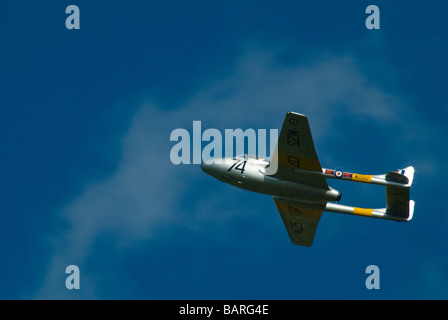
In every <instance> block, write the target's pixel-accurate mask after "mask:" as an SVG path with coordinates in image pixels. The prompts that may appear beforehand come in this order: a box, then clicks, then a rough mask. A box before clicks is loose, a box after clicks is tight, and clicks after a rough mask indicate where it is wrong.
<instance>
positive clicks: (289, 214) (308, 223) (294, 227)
mask: <svg viewBox="0 0 448 320" xmlns="http://www.w3.org/2000/svg"><path fill="white" fill-rule="evenodd" d="M274 202H275V205H276V206H277V210H278V212H279V213H280V217H281V218H282V221H283V224H284V225H285V227H286V231H287V232H288V235H289V237H290V239H291V242H292V243H294V244H297V245H300V246H305V247H311V245H312V244H313V240H314V234H315V233H316V229H317V224H318V223H319V219H320V217H321V215H322V212H323V210H311V209H306V208H302V207H300V205H299V204H296V203H291V202H289V201H285V200H283V199H280V198H274Z"/></svg>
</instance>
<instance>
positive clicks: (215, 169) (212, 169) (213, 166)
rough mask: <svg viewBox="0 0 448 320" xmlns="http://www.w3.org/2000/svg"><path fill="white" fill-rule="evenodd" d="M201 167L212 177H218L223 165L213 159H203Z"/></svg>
mask: <svg viewBox="0 0 448 320" xmlns="http://www.w3.org/2000/svg"><path fill="white" fill-rule="evenodd" d="M201 169H202V171H204V172H205V173H207V174H208V175H211V176H212V177H216V176H217V175H219V173H220V172H221V166H220V165H219V164H217V163H215V162H214V161H213V160H207V161H203V162H202V163H201Z"/></svg>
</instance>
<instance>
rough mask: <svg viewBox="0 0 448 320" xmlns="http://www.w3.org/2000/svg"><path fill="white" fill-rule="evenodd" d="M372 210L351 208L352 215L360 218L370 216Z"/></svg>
mask: <svg viewBox="0 0 448 320" xmlns="http://www.w3.org/2000/svg"><path fill="white" fill-rule="evenodd" d="M372 212H373V209H363V208H356V207H355V208H353V214H357V215H360V216H367V217H371V216H372Z"/></svg>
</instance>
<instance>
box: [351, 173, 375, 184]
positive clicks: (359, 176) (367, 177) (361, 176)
mask: <svg viewBox="0 0 448 320" xmlns="http://www.w3.org/2000/svg"><path fill="white" fill-rule="evenodd" d="M352 179H353V180H355V181H360V182H366V183H370V181H372V176H371V175H364V174H357V173H354V174H353V178H352Z"/></svg>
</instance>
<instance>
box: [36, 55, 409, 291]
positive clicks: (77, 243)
mask: <svg viewBox="0 0 448 320" xmlns="http://www.w3.org/2000/svg"><path fill="white" fill-rule="evenodd" d="M286 111H297V112H300V113H304V114H306V115H308V116H309V117H310V119H312V120H311V122H312V124H313V128H312V130H313V135H314V137H315V139H316V140H320V139H323V138H324V137H326V136H328V135H330V134H331V135H334V134H340V132H341V131H342V129H341V128H340V127H339V125H340V123H339V124H338V123H335V122H334V119H338V118H341V117H343V116H344V115H350V116H356V117H359V118H361V119H369V120H370V121H373V122H388V123H390V122H393V123H395V124H394V125H397V126H399V127H400V128H402V127H403V126H404V125H405V124H404V123H403V122H402V121H401V120H400V119H401V118H399V117H397V114H399V113H402V112H403V107H402V104H401V101H400V99H398V98H397V97H394V96H393V95H391V94H388V93H385V92H383V91H382V90H381V89H380V88H378V87H375V86H373V85H372V84H370V83H369V82H368V79H366V78H365V75H364V74H363V73H362V72H361V71H360V69H359V68H358V66H357V63H356V60H355V59H354V58H353V57H352V56H351V55H350V54H346V55H335V56H329V55H325V60H320V59H319V58H316V59H315V60H314V61H306V62H304V63H303V64H300V65H296V66H289V67H287V68H286V67H283V66H282V65H279V64H278V63H277V62H276V53H275V52H269V51H268V52H266V51H261V50H251V51H248V52H247V53H246V54H245V55H244V56H243V58H242V59H241V60H240V61H239V62H238V63H237V65H236V68H235V70H234V72H233V74H232V75H231V76H229V77H227V78H225V79H222V80H220V81H217V82H216V83H211V84H210V85H209V86H208V87H204V88H202V89H200V90H198V92H196V93H195V94H194V95H192V96H191V98H190V99H189V100H187V101H185V102H184V103H183V104H182V105H179V106H178V108H176V109H175V110H169V111H165V110H163V106H158V105H155V104H154V103H153V102H151V99H148V101H146V102H143V103H142V104H141V107H140V108H139V110H138V112H137V113H136V114H135V116H134V117H133V120H132V123H131V124H130V126H129V131H128V132H127V133H126V134H125V135H124V137H123V139H122V160H121V163H120V164H119V166H118V167H117V170H116V172H115V173H113V174H112V175H111V176H110V177H109V178H107V179H104V180H101V181H92V182H91V183H90V184H89V185H86V186H85V188H84V191H83V192H82V193H81V194H79V195H77V196H75V197H74V198H73V200H72V201H71V203H69V204H67V206H66V207H65V208H64V209H63V210H62V211H61V217H62V218H63V219H65V220H66V221H67V223H68V229H67V231H66V232H65V233H64V234H61V235H57V236H55V242H54V243H55V248H54V254H53V257H52V259H51V261H50V262H49V263H50V265H49V268H48V272H47V275H46V278H45V281H44V283H43V285H42V288H41V290H40V291H39V292H38V293H37V297H38V298H67V297H70V293H68V292H67V290H66V289H65V288H64V287H63V285H62V286H61V283H62V284H63V281H62V282H61V273H63V270H65V267H66V266H67V265H68V264H77V265H79V266H80V268H81V273H82V274H83V269H82V265H83V264H84V262H85V261H86V260H87V259H91V258H92V256H93V255H98V254H101V252H95V251H94V244H95V241H97V240H98V238H99V237H101V236H102V235H103V234H109V235H113V236H114V237H115V239H116V240H117V243H120V245H121V246H123V247H132V246H133V245H137V244H138V242H139V241H142V240H148V239H151V237H154V236H156V235H157V234H158V232H159V231H158V229H159V228H160V227H164V228H165V230H169V226H170V225H171V224H173V223H174V224H177V225H182V224H184V225H191V224H192V222H191V221H194V225H196V227H197V228H201V226H203V225H204V226H205V225H207V224H209V223H210V221H212V220H213V219H220V221H222V220H221V219H223V220H224V221H226V220H228V219H231V217H232V215H228V216H226V217H225V218H223V217H218V218H217V217H214V216H210V215H208V212H209V210H211V208H216V209H215V210H219V208H220V207H224V206H225V205H226V203H227V201H228V199H224V198H223V199H220V198H216V197H213V198H206V197H202V198H199V197H196V198H195V201H197V202H198V203H197V205H195V208H196V210H195V212H189V214H188V217H187V215H186V214H185V212H184V211H183V210H182V208H181V202H182V201H183V198H184V197H185V196H187V195H188V194H191V192H192V191H191V188H200V187H201V186H198V185H197V179H198V178H197V175H202V174H203V173H202V172H201V171H200V169H199V167H198V166H177V167H176V166H174V165H173V164H171V163H170V160H169V153H170V149H171V147H172V146H173V145H174V143H173V142H170V141H169V135H170V132H171V131H172V130H173V129H175V128H179V127H182V128H186V129H190V128H191V126H192V121H193V120H201V121H202V123H203V126H207V127H212V126H213V127H222V128H248V127H254V128H265V129H271V128H278V129H280V127H281V124H282V121H283V117H284V114H285V112H286ZM336 128H338V130H336ZM202 129H203V130H205V129H206V128H205V127H203V128H202ZM319 154H321V155H322V154H324V155H325V150H320V152H319ZM326 156H327V155H326ZM328 156H329V155H328ZM202 187H203V186H202ZM201 190H202V189H201ZM240 210H242V209H241V208H240V209H235V211H234V213H233V214H234V215H236V214H240ZM246 214H247V213H246ZM249 214H250V213H249ZM173 221H174V222H173ZM198 221H199V222H198ZM117 243H116V244H117ZM116 244H115V245H116ZM112 270H115V271H116V269H114V268H111V270H107V269H106V268H105V270H104V272H105V273H110V272H113V271H112ZM110 277H113V275H110ZM90 280H91V281H90V282H89V283H91V288H90V289H91V290H90V291H88V290H84V291H83V292H84V293H83V297H84V298H93V297H96V296H95V279H92V278H90ZM82 283H84V281H83V282H82ZM81 285H82V284H81Z"/></svg>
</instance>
